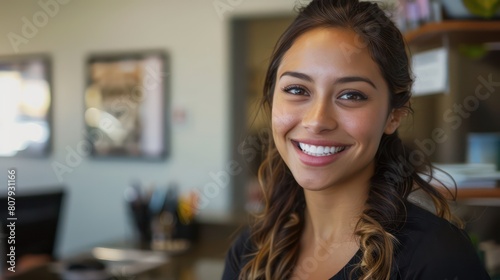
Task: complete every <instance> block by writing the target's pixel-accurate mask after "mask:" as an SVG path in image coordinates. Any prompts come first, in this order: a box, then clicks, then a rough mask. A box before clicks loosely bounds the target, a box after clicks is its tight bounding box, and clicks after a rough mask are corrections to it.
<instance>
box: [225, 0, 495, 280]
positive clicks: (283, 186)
mask: <svg viewBox="0 0 500 280" xmlns="http://www.w3.org/2000/svg"><path fill="white" fill-rule="evenodd" d="M408 61H409V59H408V56H407V53H406V47H405V44H404V41H403V37H402V35H401V33H400V32H399V30H398V29H397V28H396V27H395V26H394V24H393V23H392V22H391V21H390V20H389V19H388V18H387V16H386V15H385V14H384V12H383V11H382V10H381V9H380V8H379V7H378V5H377V4H374V3H369V2H359V1H357V0H338V1H331V0H313V1H312V2H311V3H310V4H309V5H308V6H306V7H305V8H303V9H301V10H300V13H299V15H298V17H297V18H296V19H295V21H294V22H293V23H292V24H291V25H290V27H289V28H288V29H287V30H286V31H285V33H284V34H283V35H282V37H281V38H280V40H279V41H278V44H277V46H276V48H275V51H274V53H273V56H272V57H271V63H270V65H269V68H268V72H267V76H266V81H265V85H264V102H263V104H264V105H265V106H267V108H268V109H270V110H271V124H272V132H273V133H272V136H273V137H272V138H273V139H272V140H273V141H271V142H270V145H269V149H268V153H267V158H266V160H265V161H264V162H263V164H262V165H261V167H260V170H259V176H260V181H261V185H262V188H263V192H264V202H265V209H264V211H263V213H262V214H261V215H260V216H258V217H257V219H256V221H255V223H254V224H253V225H252V227H251V228H250V229H249V230H247V231H245V232H244V233H243V234H242V235H241V237H240V238H239V239H238V240H237V241H236V243H235V244H234V245H233V247H232V248H231V251H230V252H229V253H228V255H227V258H226V268H225V272H224V276H223V279H333V280H340V279H363V280H368V279H376V280H379V279H426V280H427V279H460V280H462V279H489V276H488V275H487V273H486V272H485V270H484V268H483V266H482V265H481V263H480V261H479V258H478V257H477V255H476V253H475V251H474V248H473V247H472V245H471V242H470V240H469V239H468V237H467V234H466V233H465V232H464V231H463V230H462V229H460V228H459V227H460V226H461V225H462V224H461V223H460V222H459V221H458V220H457V219H455V218H454V216H453V215H452V214H451V212H450V209H449V207H448V204H447V201H446V199H445V198H444V197H443V195H442V194H441V193H440V192H439V191H438V190H437V189H436V188H435V187H433V186H431V185H430V183H429V181H428V180H426V179H423V178H432V168H431V165H430V164H429V163H428V161H427V160H425V159H423V158H419V159H414V158H410V156H409V155H410V150H409V149H407V148H406V147H404V145H403V144H402V142H401V140H400V139H399V137H398V134H397V129H398V127H399V125H400V122H401V120H402V119H403V118H404V117H405V116H406V115H407V114H408V113H409V112H411V108H410V97H411V86H412V82H413V81H412V78H411V70H410V67H409V62H408ZM415 190H420V191H422V192H424V193H426V194H427V196H428V197H429V199H430V201H431V202H432V203H433V204H434V206H435V213H431V212H428V211H427V210H424V209H422V208H420V207H418V206H417V205H415V204H413V203H412V202H410V201H409V198H408V197H409V195H410V194H411V193H412V192H413V191H415Z"/></svg>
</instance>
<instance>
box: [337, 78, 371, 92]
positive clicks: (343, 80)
mask: <svg viewBox="0 0 500 280" xmlns="http://www.w3.org/2000/svg"><path fill="white" fill-rule="evenodd" d="M352 82H365V83H367V84H369V85H371V86H372V87H373V88H374V89H377V87H376V86H375V84H374V83H373V82H372V81H371V80H370V79H368V78H365V77H360V76H347V77H342V78H339V79H337V80H336V81H335V83H336V84H345V83H352Z"/></svg>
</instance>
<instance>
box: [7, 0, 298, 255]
mask: <svg viewBox="0 0 500 280" xmlns="http://www.w3.org/2000/svg"><path fill="white" fill-rule="evenodd" d="M38 1H41V2H42V3H48V2H52V3H57V2H54V1H55V0H37V1H28V0H23V1H8V0H0V55H13V54H15V51H14V48H13V46H12V44H11V42H10V40H9V38H8V36H7V34H8V33H9V32H14V33H16V34H18V35H21V36H23V33H22V27H23V25H24V23H23V21H22V18H23V17H26V18H27V19H28V20H29V21H30V22H33V15H35V14H36V13H37V12H40V11H43V9H42V8H41V6H40V5H39V4H38ZM59 1H60V2H61V3H62V2H68V3H67V4H64V5H63V4H57V5H58V7H59V11H58V12H57V13H56V14H55V15H54V16H53V17H49V20H48V22H47V24H46V25H44V26H42V27H40V28H38V32H37V33H36V34H35V36H34V37H32V38H27V39H28V41H29V42H28V43H26V44H20V45H19V46H18V50H19V54H28V53H48V54H50V55H51V57H52V63H53V99H54V100H53V130H54V134H53V147H54V149H53V152H52V153H51V154H50V156H49V157H48V158H45V159H19V158H0V182H6V177H7V169H8V168H11V167H15V168H17V171H18V181H17V184H18V188H19V189H24V188H40V187H42V186H51V185H56V184H63V185H65V186H66V187H67V189H68V191H69V196H68V200H67V203H66V212H65V213H64V215H63V217H62V225H61V236H60V237H61V238H60V240H59V243H58V252H59V254H60V255H63V256H64V255H68V254H72V253H75V252H77V251H79V250H82V249H84V248H86V247H87V246H91V245H94V244H99V243H102V242H109V241H112V240H116V239H121V238H126V237H128V236H130V234H131V228H130V226H129V220H128V217H127V216H126V212H125V211H124V210H125V207H124V205H123V195H122V194H123V190H124V189H125V188H126V187H127V186H128V185H129V183H130V181H131V180H132V179H139V180H141V181H143V182H152V183H157V184H160V185H164V184H166V183H168V182H170V181H176V182H178V184H179V185H180V186H181V187H182V188H183V190H184V191H185V190H188V189H191V188H194V187H197V188H200V189H203V186H204V185H206V184H208V183H210V182H212V181H213V179H211V177H210V176H209V173H210V172H218V171H221V170H223V169H224V166H225V165H226V164H227V162H228V161H229V157H230V155H229V151H230V148H229V147H228V145H229V131H228V127H229V118H230V116H229V114H228V112H229V110H228V106H229V92H228V88H229V86H228V85H229V80H228V79H229V69H228V65H229V62H228V57H229V53H228V51H229V38H228V33H229V29H228V27H229V25H228V19H229V18H231V17H232V16H235V15H238V14H239V15H241V14H245V15H248V14H261V13H283V12H289V11H291V9H292V7H293V5H294V3H293V1H290V0H273V1H269V0H240V1H237V0H220V1H216V2H214V1H211V0H190V1H185V0H146V1H137V0H106V1H98V0H91V1H89V0H85V1H83V0H72V1H68V0H65V1H63V0H59ZM214 3H216V4H218V5H217V6H218V7H219V8H223V7H226V8H228V7H229V9H227V10H219V12H217V10H216V8H215V6H214ZM224 4H226V6H224ZM227 5H229V6H227ZM231 5H233V6H231ZM221 13H222V14H221ZM220 15H222V17H221V16H220ZM143 49H162V50H166V51H168V53H169V55H170V58H171V65H170V69H171V71H170V73H168V74H169V78H170V82H171V87H170V88H171V104H172V107H174V108H182V109H184V110H186V112H187V122H186V123H185V124H178V125H173V126H172V129H171V132H172V138H171V152H170V156H169V157H168V158H167V159H166V160H165V161H163V162H147V161H136V160H135V161H120V160H114V161H113V160H107V161H103V160H99V161H98V160H92V159H89V158H88V157H83V159H82V162H81V163H80V164H78V165H77V166H76V167H75V168H73V171H72V172H71V173H66V174H64V175H63V180H62V182H60V181H59V180H58V178H57V176H56V174H55V173H54V171H53V169H52V167H51V166H52V163H53V162H55V161H57V162H59V163H62V164H65V163H66V157H67V156H68V154H69V152H68V149H71V150H76V149H77V147H78V145H79V144H81V143H82V139H84V137H85V133H84V120H83V109H84V104H83V91H84V87H85V73H84V69H85V68H84V62H85V59H86V56H87V55H88V54H89V53H91V52H104V51H129V50H143ZM0 137H8V135H0ZM0 185H2V186H4V184H3V183H1V184H0ZM5 190H6V188H5ZM0 191H1V192H3V191H2V190H0ZM229 195H230V193H229V188H225V189H221V193H220V194H219V195H218V196H216V197H215V198H212V199H210V203H209V204H208V207H207V208H206V209H204V210H203V213H202V218H204V219H217V218H221V217H224V216H226V215H227V214H228V212H229V211H228V210H229V209H228V208H229Z"/></svg>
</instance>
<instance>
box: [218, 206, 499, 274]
mask: <svg viewBox="0 0 500 280" xmlns="http://www.w3.org/2000/svg"><path fill="white" fill-rule="evenodd" d="M395 236H396V238H397V239H398V241H399V243H400V245H398V246H397V249H396V252H395V257H394V258H395V259H394V260H395V262H394V265H393V269H392V273H391V280H396V279H397V280H400V279H401V280H403V279H404V280H417V279H419V280H434V279H436V280H489V279H490V277H489V276H488V274H487V273H486V271H485V269H484V266H483V265H482V264H481V262H480V260H479V257H478V255H477V253H476V251H475V250H474V247H473V246H472V243H471V241H470V239H469V237H468V236H467V233H466V232H465V231H463V230H461V229H459V228H457V227H455V226H454V225H452V224H450V223H449V222H448V221H446V220H444V219H442V218H439V217H437V216H436V215H434V214H432V213H430V212H429V211H427V210H424V209H422V208H420V207H418V206H416V205H414V204H411V203H408V205H407V220H406V223H405V225H404V226H403V227H402V229H401V230H400V231H399V232H398V233H396V234H395ZM252 247H253V246H252V244H251V242H250V241H249V231H248V230H246V231H244V232H243V233H242V234H241V235H240V237H239V238H238V239H237V240H236V241H235V243H234V244H233V246H232V247H231V249H230V251H229V252H228V254H227V256H226V264H225V268H224V275H223V276H222V279H223V280H234V279H238V274H239V272H240V270H241V268H243V266H244V265H245V264H246V262H247V261H248V259H246V258H244V256H245V255H247V254H248V253H250V252H252ZM361 256H362V255H361V251H358V252H357V253H356V254H355V255H354V257H353V258H352V259H351V260H350V261H349V262H348V263H347V264H346V266H344V267H343V268H342V269H341V270H340V271H339V272H338V273H337V274H335V275H334V276H332V278H330V280H348V279H349V273H350V271H351V269H352V267H353V266H354V265H356V264H357V263H359V261H360V259H361ZM353 279H356V277H354V278H353Z"/></svg>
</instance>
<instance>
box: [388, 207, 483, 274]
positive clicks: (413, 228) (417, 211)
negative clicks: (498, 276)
mask: <svg viewBox="0 0 500 280" xmlns="http://www.w3.org/2000/svg"><path fill="white" fill-rule="evenodd" d="M396 238H397V239H398V241H399V246H397V251H396V264H397V268H398V270H399V272H400V273H403V274H405V275H413V276H414V278H412V277H409V278H408V276H407V277H406V278H405V279H450V280H451V279H461V280H462V279H490V278H489V277H488V275H487V274H486V271H485V269H484V266H483V265H482V264H481V262H480V260H479V257H478V254H477V252H476V250H475V249H474V247H473V246H472V243H471V240H470V238H469V237H468V235H467V233H466V232H465V231H464V230H462V229H460V228H458V227H456V226H455V225H453V224H451V223H450V222H448V221H447V220H445V219H443V218H440V217H438V216H436V215H434V214H433V213H431V212H429V211H427V210H425V209H423V208H421V207H419V206H417V205H415V204H412V203H408V204H407V218H406V222H405V225H404V226H403V228H402V229H401V231H400V232H398V233H396Z"/></svg>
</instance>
